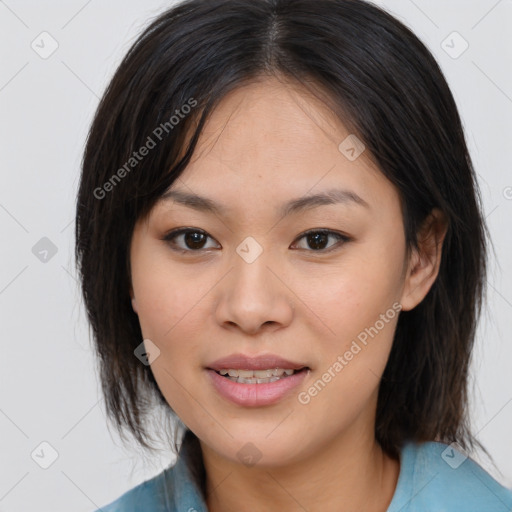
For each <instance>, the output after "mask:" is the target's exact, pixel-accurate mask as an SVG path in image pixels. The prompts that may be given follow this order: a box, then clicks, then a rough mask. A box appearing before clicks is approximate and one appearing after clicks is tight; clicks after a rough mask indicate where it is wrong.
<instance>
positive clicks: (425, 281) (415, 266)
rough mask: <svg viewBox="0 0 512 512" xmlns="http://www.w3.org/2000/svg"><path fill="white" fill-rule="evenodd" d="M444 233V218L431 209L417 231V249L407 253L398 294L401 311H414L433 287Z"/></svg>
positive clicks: (446, 226)
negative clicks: (400, 295) (402, 281)
mask: <svg viewBox="0 0 512 512" xmlns="http://www.w3.org/2000/svg"><path fill="white" fill-rule="evenodd" d="M447 230H448V223H447V221H446V217H445V215H444V214H443V212H441V210H439V209H438V208H434V209H433V210H432V211H431V212H430V214H429V215H428V216H427V218H426V219H425V221H424V222H423V224H422V226H421V228H420V231H419V232H418V248H417V249H414V250H413V251H412V252H411V256H410V258H409V264H408V268H407V274H406V278H405V283H404V290H403V293H402V299H401V301H400V303H401V304H402V309H403V310H404V311H408V310H411V309H414V308H415V307H416V306H417V305H418V304H419V303H420V302H421V301H422V300H423V299H424V298H425V296H426V295H427V293H428V291H429V290H430V288H431V287H432V285H433V284H434V281H435V280H436V278H437V275H438V273H439V267H440V265H441V254H442V248H443V241H444V238H445V236H446V232H447Z"/></svg>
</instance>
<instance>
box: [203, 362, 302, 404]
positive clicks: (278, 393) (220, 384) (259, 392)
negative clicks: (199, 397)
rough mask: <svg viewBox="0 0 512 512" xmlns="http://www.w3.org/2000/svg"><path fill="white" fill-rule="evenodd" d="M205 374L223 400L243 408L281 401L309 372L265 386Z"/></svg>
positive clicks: (209, 373)
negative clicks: (225, 399)
mask: <svg viewBox="0 0 512 512" xmlns="http://www.w3.org/2000/svg"><path fill="white" fill-rule="evenodd" d="M207 372H208V375H209V376H210V379H211V380H212V383H213V386H214V387H215V389H216V390H217V391H218V392H219V393H220V394H221V395H222V396H223V397H224V398H227V399H228V400H231V401H232V402H234V403H235V404H238V405H243V406H244V407H260V406H263V405H270V404H274V403H276V402H278V401H279V400H281V399H283V398H284V397H285V396H286V395H287V394H288V393H289V392H291V390H293V389H295V388H296V387H297V386H299V385H300V384H301V383H302V381H303V380H304V379H305V377H306V375H308V374H309V372H310V370H309V369H304V370H301V371H300V372H296V373H294V374H293V375H289V376H288V377H284V378H282V379H279V380H276V381H274V382H269V383H267V384H241V383H239V382H233V381H232V380H230V379H228V378H226V377H222V376H221V375H219V374H218V373H217V372H216V371H215V370H210V369H207Z"/></svg>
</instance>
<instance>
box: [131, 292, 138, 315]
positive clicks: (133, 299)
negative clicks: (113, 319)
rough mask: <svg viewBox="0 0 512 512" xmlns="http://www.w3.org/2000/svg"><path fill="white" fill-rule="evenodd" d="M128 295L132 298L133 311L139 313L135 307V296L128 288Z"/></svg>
mask: <svg viewBox="0 0 512 512" xmlns="http://www.w3.org/2000/svg"><path fill="white" fill-rule="evenodd" d="M130 297H131V299H132V309H133V311H135V313H137V314H138V313H139V310H138V308H137V300H136V299H135V297H134V296H133V290H132V289H131V288H130Z"/></svg>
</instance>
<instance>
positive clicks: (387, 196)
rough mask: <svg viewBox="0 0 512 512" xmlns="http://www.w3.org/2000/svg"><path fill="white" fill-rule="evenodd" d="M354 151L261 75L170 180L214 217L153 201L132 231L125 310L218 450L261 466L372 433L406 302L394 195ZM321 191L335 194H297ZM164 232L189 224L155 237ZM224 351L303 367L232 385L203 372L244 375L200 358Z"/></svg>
mask: <svg viewBox="0 0 512 512" xmlns="http://www.w3.org/2000/svg"><path fill="white" fill-rule="evenodd" d="M347 137H348V139H347ZM361 149H362V148H361V147H360V146H358V145H357V141H356V140H355V139H354V138H353V137H352V136H350V133H349V132H348V131H347V130H346V129H345V128H344V127H343V126H342V125H341V124H340V123H339V121H336V120H335V118H334V116H333V115H332V114H331V113H330V112H329V111H328V110H327V108H326V107H325V105H324V104H322V103H320V102H319V101H318V100H316V99H314V98H313V97H311V96H309V95H308V94H307V93H305V92H304V91H303V90H301V89H299V88H295V87H292V86H290V85H288V86H283V85H282V84H280V83H279V82H277V81H275V80H268V81H266V82H261V83H258V84H252V85H250V86H246V87H243V88H239V89H237V90H236V91H234V92H232V93H231V94H230V95H229V96H227V97H226V98H225V99H224V101H223V102H222V103H221V104H220V105H219V106H218V108H217V109H216V110H215V111H214V113H213V115H212V117H211V119H210V120H209V122H208V124H207V126H206V128H205V130H204V132H203V134H202V138H201V139H200V141H199V144H198V146H197V149H196V152H195V154H194V158H193V159H192V162H191V163H190V164H189V166H188V167H187V168H186V170H185V171H184V172H183V174H182V175H181V176H180V177H179V179H177V180H176V181H175V182H174V183H173V185H172V187H171V190H173V191H179V192H181V193H182V194H187V195H198V196H201V197H204V198H207V199H208V200H209V201H211V202H212V203H215V205H218V211H216V212H212V211H208V210H207V209H206V208H201V207H200V206H201V205H202V204H203V203H201V202H199V201H195V203H194V204H195V205H196V207H195V208H194V207H192V206H191V205H190V204H189V205H188V206H187V205H185V204H182V203H181V202H180V201H179V200H178V198H176V197H175V198H174V199H173V198H168V199H166V200H164V199H162V200H161V201H160V202H159V203H158V204H157V205H156V206H155V207H154V209H153V210H152V211H151V213H150V215H149V217H148V218H147V219H145V220H144V221H140V222H139V223H138V224H137V225H136V228H135V231H134V234H133V239H132V244H131V255H130V257H131V271H132V284H133V292H132V293H133V294H132V297H133V307H134V310H135V311H136V312H137V314H138V316H139V320H140V325H141V329H142V333H143V336H144V338H145V340H146V342H145V343H146V347H147V348H148V349H149V352H150V353H151V356H152V357H155V355H156V357H155V359H154V361H153V362H152V363H151V369H152V371H153V373H154V376H155V378H156V380H157V382H158V385H159V387H160V389H161V391H162V393H163V395H164V396H165V398H166V399H167V402H168V403H169V405H170V406H171V407H172V409H174V411H176V413H177V414H178V415H179V416H180V418H181V419H182V421H183V422H184V423H185V424H186V425H187V426H188V427H189V428H190V429H191V430H192V431H193V432H194V433H195V434H196V435H197V436H198V437H199V439H200V440H201V442H202V443H203V444H204V446H207V447H208V448H209V449H210V450H211V451H212V452H214V453H215V454H217V455H218V456H221V457H223V458H224V459H228V460H230V461H232V462H235V463H240V462H243V463H247V461H249V460H251V459H250V457H251V456H252V460H253V462H257V461H259V462H258V463H259V464H261V465H268V466H269V467H271V466H277V465H283V464H286V463H291V462H294V461H298V460H300V459H304V458H305V457H307V456H308V455H311V454H313V453H317V452H318V450H319V449H321V448H322V447H323V448H326V447H328V446H330V445H331V443H332V442H335V441H336V440H341V439H345V440H347V439H356V438H362V437H365V436H369V437H371V438H373V435H374V434H373V429H374V421H375V416H374V415H375V407H376V400H377V391H378V385H379V381H380V378H381V375H382V373H383V370H384V368H385V365H386V362H387V359H388V355H389V352H390V349H391V345H392V340H393V334H394V330H395V326H396V323H397V320H398V315H399V310H400V307H401V306H403V309H410V308H411V307H413V306H414V305H415V304H413V302H418V300H416V299H415V296H414V294H413V295H411V294H410V293H409V291H410V289H409V286H408V282H407V279H408V275H409V274H408V265H407V264H408V261H407V260H406V245H405V238H404V230H403V223H402V213H401V207H400V203H399V197H398V194H397V191H396V189H395V187H394V186H393V185H392V184H391V183H390V182H389V181H388V180H387V179H386V178H385V177H384V175H383V174H382V173H381V172H380V171H379V170H378V169H376V167H375V166H374V165H373V164H372V163H371V162H370V160H369V158H368V155H367V153H366V152H365V151H363V152H362V153H361V154H360V155H359V153H360V151H361ZM358 155H359V156H358ZM328 192H330V193H331V197H333V198H337V200H336V201H332V202H331V203H330V204H327V203H328V202H327V201H325V200H319V199H317V200H316V201H311V202H309V201H307V199H308V198H310V197H311V196H313V195H315V194H327V193H328ZM296 200H300V201H301V202H302V203H298V206H296V207H295V208H289V209H288V211H287V212H285V209H284V208H285V205H286V204H287V203H289V202H292V201H296ZM301 204H302V207H299V206H300V205H301ZM285 213H286V214H285ZM177 228H188V229H189V230H190V232H189V233H185V234H183V233H182V234H177V235H176V236H175V237H174V238H173V239H169V240H164V237H165V236H166V234H168V233H169V232H170V231H171V230H175V229H177ZM321 230H328V231H329V232H328V233H322V232H320V233H319V232H318V231H321ZM306 232H310V234H309V235H307V234H306ZM147 340H151V343H149V342H148V341H147ZM155 345H156V347H158V350H159V352H158V351H157V352H155V351H154V346H155ZM231 355H243V356H247V357H248V358H253V357H257V356H268V358H267V359H264V360H263V362H262V363H261V365H260V370H262V368H261V366H263V369H265V368H268V369H270V370H271V369H273V368H275V367H276V366H278V367H280V368H281V367H282V368H283V369H286V368H295V369H298V368H306V369H305V370H302V371H301V372H298V373H295V374H294V375H291V376H283V377H281V378H280V379H279V380H276V381H274V382H271V383H264V382H260V383H254V384H252V383H238V382H234V381H232V380H231V379H228V378H227V377H225V376H221V375H219V374H217V373H216V372H214V370H212V369H211V368H212V367H217V369H218V370H219V369H221V368H222V367H224V368H225V369H237V368H241V369H248V368H250V365H249V363H244V362H243V360H239V361H238V363H237V362H236V361H231V362H228V363H222V362H221V363H220V364H219V365H215V364H214V363H215V361H218V360H219V359H221V358H225V357H228V356H231ZM273 357H280V358H283V359H285V360H287V361H289V362H290V363H285V362H281V363H280V364H278V363H277V362H275V361H272V358H273ZM232 373H233V372H232ZM282 373H283V372H281V371H278V372H276V375H274V374H273V373H272V372H270V373H269V374H265V375H271V376H279V374H282ZM248 375H249V374H245V376H246V377H247V376H248ZM284 375H286V373H285V374H284ZM242 376H243V375H242ZM234 377H236V374H234ZM256 377H257V378H263V376H262V374H258V375H257V376H256ZM286 379H290V380H289V381H287V380H286ZM258 386H261V387H260V388H259V387H258ZM250 443H252V444H250Z"/></svg>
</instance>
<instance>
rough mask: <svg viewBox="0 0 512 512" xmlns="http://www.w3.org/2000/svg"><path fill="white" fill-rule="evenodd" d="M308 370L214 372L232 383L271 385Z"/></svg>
mask: <svg viewBox="0 0 512 512" xmlns="http://www.w3.org/2000/svg"><path fill="white" fill-rule="evenodd" d="M210 369H211V368H210ZM307 370H309V367H307V366H304V367H302V368H298V369H291V368H286V369H285V368H269V369H266V370H235V369H232V368H231V369H230V368H225V369H221V370H213V371H214V372H215V373H217V374H218V375H220V376H221V377H225V378H226V379H229V380H230V381H231V382H237V383H238V384H269V383H271V382H276V381H278V380H283V379H286V378H288V377H291V376H292V375H294V374H296V373H301V372H306V371H307Z"/></svg>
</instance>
